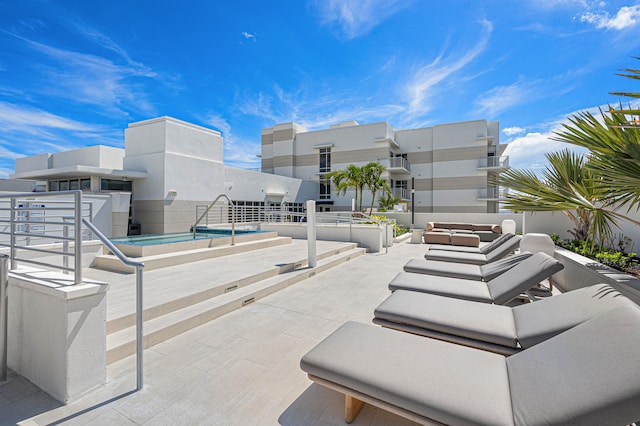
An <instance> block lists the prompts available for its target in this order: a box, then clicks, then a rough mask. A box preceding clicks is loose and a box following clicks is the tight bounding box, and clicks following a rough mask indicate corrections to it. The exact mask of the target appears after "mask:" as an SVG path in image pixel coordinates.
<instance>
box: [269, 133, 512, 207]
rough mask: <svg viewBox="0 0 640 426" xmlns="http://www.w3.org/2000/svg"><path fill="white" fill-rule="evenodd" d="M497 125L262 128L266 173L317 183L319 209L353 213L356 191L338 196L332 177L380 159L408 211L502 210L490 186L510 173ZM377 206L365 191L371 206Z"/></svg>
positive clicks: (495, 189)
mask: <svg viewBox="0 0 640 426" xmlns="http://www.w3.org/2000/svg"><path fill="white" fill-rule="evenodd" d="M505 149H506V144H500V138H499V123H498V122H497V121H494V122H487V121H486V120H474V121H466V122H460V123H451V124H443V125H437V126H433V127H426V128H420V129H406V130H396V129H394V128H393V127H391V126H390V125H389V124H388V123H386V122H381V123H372V124H362V125H361V124H358V123H357V122H356V121H347V122H344V123H340V124H337V125H333V126H331V127H330V128H329V129H323V130H315V131H308V130H307V129H305V128H304V127H302V126H300V125H298V124H296V123H284V124H278V125H275V126H273V127H271V128H266V129H263V130H262V144H261V150H262V155H261V157H262V171H263V172H264V173H272V174H275V175H280V176H288V177H292V178H298V179H301V180H302V181H305V182H307V181H310V182H315V194H314V199H315V200H316V203H317V205H318V206H319V209H320V210H336V211H339V210H350V209H351V207H352V203H351V200H352V199H353V197H354V192H353V191H351V192H347V193H346V194H344V195H338V194H336V192H335V188H334V187H333V186H332V185H331V182H329V181H328V180H327V179H326V174H327V173H328V172H330V171H333V170H340V169H344V168H346V167H347V166H348V165H349V164H355V165H357V166H361V165H364V164H366V163H368V162H370V161H375V162H378V163H380V164H382V165H383V166H385V168H386V172H385V174H384V175H383V178H385V179H386V180H387V182H388V184H389V186H390V187H391V188H392V191H393V193H394V194H395V195H398V196H399V197H400V198H401V199H402V203H403V204H404V205H405V206H406V208H407V209H410V208H411V207H412V206H413V208H414V211H415V212H420V213H429V212H457V213H475V212H477V213H496V212H498V200H499V190H498V188H496V187H494V186H492V185H491V184H490V182H491V178H492V176H493V175H495V174H496V173H500V172H502V171H504V170H506V169H508V158H507V157H503V156H502V154H503V152H504V150H505ZM370 201H371V193H367V192H366V191H365V195H364V205H368V203H370Z"/></svg>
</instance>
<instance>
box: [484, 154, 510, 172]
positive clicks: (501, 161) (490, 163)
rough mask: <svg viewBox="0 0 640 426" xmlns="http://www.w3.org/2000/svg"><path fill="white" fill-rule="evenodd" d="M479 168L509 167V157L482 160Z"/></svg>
mask: <svg viewBox="0 0 640 426" xmlns="http://www.w3.org/2000/svg"><path fill="white" fill-rule="evenodd" d="M478 167H479V168H481V169H485V168H487V169H488V168H494V167H495V168H505V167H509V156H508V155H504V156H502V157H487V158H481V159H480V161H479V163H478Z"/></svg>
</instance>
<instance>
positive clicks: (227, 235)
mask: <svg viewBox="0 0 640 426" xmlns="http://www.w3.org/2000/svg"><path fill="white" fill-rule="evenodd" d="M275 236H277V233H275V232H270V231H260V230H247V229H236V230H235V242H236V243H241V242H246V241H253V240H259V239H264V238H272V237H275ZM111 242H112V243H113V244H114V245H115V246H116V247H117V248H118V249H119V250H120V251H121V252H122V253H123V254H125V255H126V256H129V257H144V256H153V255H156V254H164V253H172V252H176V251H185V250H195V249H200V248H207V247H216V246H221V245H227V244H231V229H227V228H217V229H214V228H203V229H200V228H199V229H198V231H197V232H196V238H195V239H194V238H193V233H191V232H182V233H175V234H149V235H134V236H130V237H121V238H114V239H112V240H111Z"/></svg>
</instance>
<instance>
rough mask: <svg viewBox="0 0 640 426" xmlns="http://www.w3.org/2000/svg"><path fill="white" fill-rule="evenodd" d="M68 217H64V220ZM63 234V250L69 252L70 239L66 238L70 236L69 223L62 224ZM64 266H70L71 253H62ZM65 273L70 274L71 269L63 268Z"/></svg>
mask: <svg viewBox="0 0 640 426" xmlns="http://www.w3.org/2000/svg"><path fill="white" fill-rule="evenodd" d="M67 219H68V218H66V217H63V218H62V221H63V222H66V221H67ZM62 236H63V237H64V238H65V239H64V240H63V241H62V251H63V252H65V253H69V240H67V239H66V238H67V237H69V225H63V226H62ZM62 266H64V267H65V268H68V267H69V255H67V254H63V255H62ZM62 273H63V274H68V273H69V271H68V270H66V269H65V270H63V271H62Z"/></svg>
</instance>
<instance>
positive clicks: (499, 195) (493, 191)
mask: <svg viewBox="0 0 640 426" xmlns="http://www.w3.org/2000/svg"><path fill="white" fill-rule="evenodd" d="M508 194H509V188H497V187H495V188H487V189H480V190H479V191H478V200H504V199H505V198H506V197H507V195H508Z"/></svg>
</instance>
